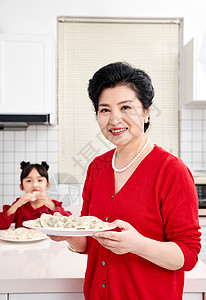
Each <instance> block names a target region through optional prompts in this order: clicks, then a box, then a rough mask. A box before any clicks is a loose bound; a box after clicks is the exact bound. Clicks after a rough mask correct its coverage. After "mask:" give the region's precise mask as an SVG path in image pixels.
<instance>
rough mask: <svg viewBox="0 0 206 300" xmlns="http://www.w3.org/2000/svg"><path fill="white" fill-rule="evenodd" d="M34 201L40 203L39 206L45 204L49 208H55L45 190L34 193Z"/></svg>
mask: <svg viewBox="0 0 206 300" xmlns="http://www.w3.org/2000/svg"><path fill="white" fill-rule="evenodd" d="M36 202H37V203H39V204H41V206H43V205H45V206H47V207H48V208H49V209H50V210H55V208H56V207H55V204H54V203H53V202H52V201H51V199H50V196H49V194H47V193H46V192H39V193H37V195H36Z"/></svg>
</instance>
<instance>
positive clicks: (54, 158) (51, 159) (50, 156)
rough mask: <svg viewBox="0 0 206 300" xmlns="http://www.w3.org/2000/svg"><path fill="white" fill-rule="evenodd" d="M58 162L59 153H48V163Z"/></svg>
mask: <svg viewBox="0 0 206 300" xmlns="http://www.w3.org/2000/svg"><path fill="white" fill-rule="evenodd" d="M57 161H58V152H48V162H49V163H53V162H54V163H55V162H57Z"/></svg>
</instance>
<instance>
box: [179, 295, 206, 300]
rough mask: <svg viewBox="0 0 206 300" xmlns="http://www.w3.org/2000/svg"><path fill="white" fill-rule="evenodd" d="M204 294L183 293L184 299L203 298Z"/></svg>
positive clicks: (194, 299)
mask: <svg viewBox="0 0 206 300" xmlns="http://www.w3.org/2000/svg"><path fill="white" fill-rule="evenodd" d="M203 296H204V294H202V293H187V294H183V300H203V299H204V298H203Z"/></svg>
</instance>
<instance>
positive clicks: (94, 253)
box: [82, 146, 201, 300]
mask: <svg viewBox="0 0 206 300" xmlns="http://www.w3.org/2000/svg"><path fill="white" fill-rule="evenodd" d="M113 153H114V150H111V151H109V152H107V153H105V154H104V155H101V156H99V157H97V158H95V159H94V160H93V162H92V163H91V164H90V166H89V168H88V172H87V178H86V181H85V185H84V189H83V199H84V202H83V208H82V215H94V216H96V217H98V218H100V219H102V220H104V221H105V220H106V221H109V222H112V221H114V220H116V219H121V220H124V221H126V222H129V223H130V224H131V225H132V226H134V227H135V228H136V229H137V230H138V231H139V232H140V233H141V234H143V235H144V236H146V237H148V238H151V239H155V240H158V241H163V242H166V241H173V242H175V243H177V244H178V246H179V247H180V248H181V250H182V252H183V254H184V259H185V262H184V266H183V267H182V268H181V269H180V270H178V271H170V270H167V269H164V268H161V267H159V266H157V265H155V264H153V263H151V262H149V261H147V260H145V259H143V258H141V257H139V256H138V255H135V254H132V253H127V254H124V255H116V254H114V253H113V252H111V251H109V250H107V249H105V248H104V247H102V246H101V245H100V244H99V243H98V242H97V241H96V240H95V239H93V238H91V237H89V238H88V250H87V252H88V264H87V270H86V275H85V285H84V294H85V299H86V300H94V299H95V300H100V299H101V300H108V299H109V300H151V299H152V300H168V299H169V300H180V299H182V293H183V285H184V271H185V270H186V271H187V270H191V269H192V268H193V267H194V266H195V264H196V262H197V259H198V253H199V252H200V248H201V246H200V235H201V234H200V232H199V229H200V227H199V220H198V198H197V192H196V188H195V184H194V180H193V178H192V175H191V173H190V171H189V169H188V168H187V167H186V166H185V165H184V164H183V162H182V161H181V160H180V159H178V158H177V157H175V156H173V155H171V154H170V153H168V152H166V151H165V150H163V149H162V148H160V147H158V146H155V147H154V149H153V150H152V152H150V153H149V155H148V156H147V157H146V158H145V159H144V160H143V161H142V162H141V164H140V165H139V166H138V167H137V169H136V170H135V171H134V173H133V174H132V175H131V177H130V178H129V179H128V181H127V182H126V183H125V185H124V186H123V187H122V189H121V190H120V191H119V192H118V193H117V194H116V195H115V186H114V172H113V170H112V166H111V159H112V156H113Z"/></svg>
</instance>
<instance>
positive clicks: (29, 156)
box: [23, 152, 38, 163]
mask: <svg viewBox="0 0 206 300" xmlns="http://www.w3.org/2000/svg"><path fill="white" fill-rule="evenodd" d="M24 157H25V158H24V159H23V160H26V161H29V162H30V163H36V162H37V163H38V159H37V152H26V153H25V154H24Z"/></svg>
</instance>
